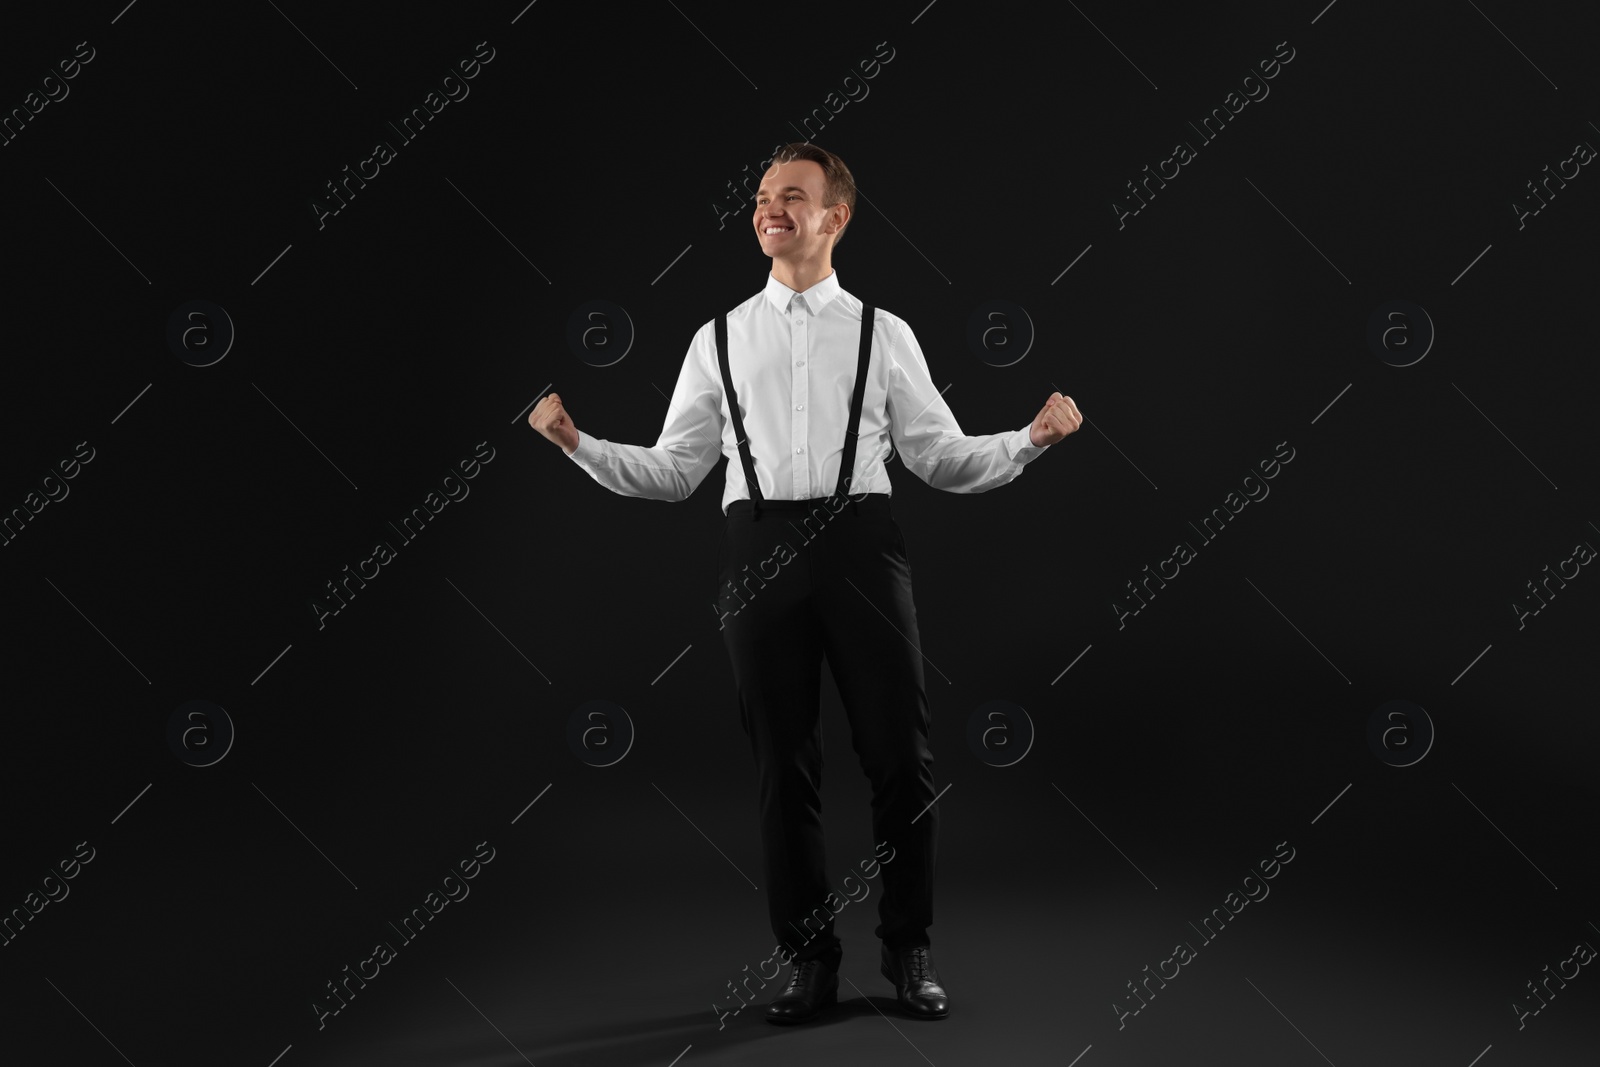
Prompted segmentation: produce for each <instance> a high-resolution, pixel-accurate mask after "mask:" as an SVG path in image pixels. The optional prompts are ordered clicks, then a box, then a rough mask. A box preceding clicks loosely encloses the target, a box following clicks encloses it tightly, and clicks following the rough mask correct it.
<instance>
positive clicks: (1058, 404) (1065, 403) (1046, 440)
mask: <svg viewBox="0 0 1600 1067" xmlns="http://www.w3.org/2000/svg"><path fill="white" fill-rule="evenodd" d="M1082 424H1083V416H1082V415H1080V414H1079V413H1078V406H1077V405H1076V404H1074V403H1073V402H1072V398H1071V397H1070V396H1062V395H1061V394H1060V393H1051V394H1050V399H1049V400H1046V401H1045V402H1044V407H1042V408H1040V409H1039V414H1037V415H1035V416H1034V417H1033V425H1032V426H1030V427H1028V440H1029V442H1031V443H1032V444H1033V447H1035V448H1043V447H1044V446H1045V445H1053V444H1055V443H1056V442H1057V441H1059V440H1061V439H1062V438H1063V437H1065V436H1067V434H1069V433H1072V432H1074V431H1075V430H1077V428H1078V427H1079V426H1081V425H1082Z"/></svg>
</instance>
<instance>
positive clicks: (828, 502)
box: [528, 143, 1083, 1023]
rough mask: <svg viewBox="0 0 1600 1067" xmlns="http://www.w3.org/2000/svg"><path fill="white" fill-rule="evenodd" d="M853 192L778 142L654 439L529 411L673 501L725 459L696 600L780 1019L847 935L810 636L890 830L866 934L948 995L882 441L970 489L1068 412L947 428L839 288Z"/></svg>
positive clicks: (934, 400)
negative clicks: (744, 823) (727, 736)
mask: <svg viewBox="0 0 1600 1067" xmlns="http://www.w3.org/2000/svg"><path fill="white" fill-rule="evenodd" d="M855 202H856V190H855V182H854V180H853V179H852V177H851V175H850V171H849V169H848V168H847V167H846V166H845V165H844V161H843V160H841V159H840V158H839V157H838V156H836V155H834V154H833V153H832V152H829V151H827V150H825V149H822V148H818V147H817V146H815V145H812V144H809V143H806V144H790V145H787V146H785V147H784V148H783V149H782V150H780V151H779V152H778V154H777V155H776V156H775V157H774V159H773V160H772V166H771V167H770V169H768V170H767V172H766V174H765V175H764V176H763V178H762V183H761V188H760V189H759V190H758V191H757V194H756V202H755V210H754V213H753V215H752V218H751V222H752V225H753V226H754V228H755V233H756V239H757V240H758V241H759V242H760V244H761V249H762V251H763V252H765V253H766V254H767V255H768V256H770V257H771V258H772V273H771V274H770V275H769V276H768V277H767V281H766V285H765V286H764V287H763V289H762V290H761V292H759V293H757V294H756V295H755V296H753V297H751V298H750V299H748V300H746V301H744V302H743V303H742V304H740V305H738V306H737V307H735V308H733V309H732V310H730V311H728V312H727V313H725V314H720V315H718V316H717V317H716V318H715V319H713V320H712V321H710V322H707V323H706V324H705V325H704V326H702V327H701V328H700V329H699V331H698V332H697V333H696V334H695V337H694V340H693V341H692V342H691V343H690V345H689V353H688V356H687V357H686V358H685V360H684V363H683V369H682V370H681V372H680V373H679V375H678V384H677V388H676V389H675V390H674V391H673V395H672V400H671V402H670V404H669V405H668V412H667V417H666V422H665V425H664V426H663V427H662V431H661V435H660V437H659V438H658V439H657V441H656V443H655V445H654V446H650V447H647V446H644V445H629V444H619V443H617V442H613V441H606V440H601V439H598V438H593V437H589V436H587V435H584V434H581V433H579V432H578V429H577V427H576V426H574V425H573V422H572V417H571V416H570V415H569V414H568V413H567V411H566V408H565V407H564V406H563V404H562V401H561V397H560V396H558V395H557V394H555V393H551V394H549V395H548V396H546V397H545V398H544V399H542V400H541V401H539V403H538V404H537V405H536V406H535V407H534V409H533V412H532V413H531V414H530V415H529V417H528V422H529V423H530V424H531V425H532V426H533V428H534V429H536V430H538V431H539V432H540V433H541V434H543V435H544V436H545V437H547V438H548V439H550V440H551V441H553V442H555V443H556V444H558V445H560V446H561V448H562V450H563V451H565V452H566V454H567V455H568V456H570V457H571V458H572V460H573V462H575V463H577V464H578V465H579V466H580V467H582V468H583V469H584V470H585V471H586V472H588V474H589V475H590V476H591V477H592V478H594V480H595V481H597V482H599V483H600V484H601V485H603V486H605V487H606V488H608V489H610V490H612V491H613V492H616V493H620V494H622V495H624V496H634V497H645V498H651V499H656V500H683V499H685V498H686V497H688V496H689V494H690V493H692V492H694V490H695V488H696V487H697V486H698V485H699V484H700V482H701V481H702V480H703V479H704V478H705V476H706V475H707V474H708V473H710V471H711V468H712V467H713V466H714V465H715V464H716V461H717V459H718V458H719V457H721V456H724V455H726V456H727V457H728V459H729V462H728V467H727V475H726V480H725V485H724V488H723V493H722V505H723V511H724V513H725V515H726V521H725V523H724V527H723V533H722V544H721V548H720V550H719V554H718V575H717V599H716V602H715V603H714V605H713V608H714V610H715V611H716V613H717V617H718V619H719V621H720V622H721V624H722V626H721V632H722V635H723V640H724V643H725V645H726V647H727V650H728V656H729V659H730V660H731V662H732V665H733V674H734V679H735V682H736V685H737V692H738V699H739V716H740V722H741V724H742V726H743V728H744V731H745V733H746V734H747V735H748V737H749V739H750V745H751V751H752V752H753V753H754V756H755V760H756V765H757V769H758V778H759V800H760V819H761V843H762V851H763V856H764V862H765V873H766V882H767V887H768V889H767V909H768V917H769V920H770V922H771V926H772V932H773V934H774V935H776V937H777V938H778V942H779V945H778V949H777V950H776V951H775V954H776V955H778V956H779V957H780V958H782V959H784V960H785V961H788V960H790V959H792V960H793V962H794V970H793V972H792V974H791V976H790V980H789V982H788V984H787V985H786V986H785V988H784V989H783V991H782V992H781V993H779V994H778V995H777V997H776V998H775V999H774V1000H773V1001H772V1002H771V1003H770V1004H769V1005H768V1006H767V1009H766V1017H767V1018H768V1019H769V1020H770V1021H772V1022H779V1023H786V1022H799V1021H802V1020H806V1019H811V1018H814V1017H815V1016H816V1014H817V1013H818V1011H819V1010H820V1009H821V1008H822V1007H823V1006H824V1005H826V1004H830V1003H833V1002H835V1001H836V999H837V993H838V986H839V979H838V969H839V962H840V960H841V958H842V954H843V952H842V945H841V943H840V941H839V938H838V937H837V936H835V934H834V929H833V916H834V912H835V911H837V910H842V907H843V903H842V901H840V898H839V897H838V895H837V894H835V893H833V892H832V891H831V890H830V889H829V887H828V883H827V879H826V877H825V875H824V872H823V858H824V847H823V832H822V820H821V798H820V795H819V792H818V787H819V785H820V783H821V777H822V731H821V725H820V723H819V721H818V707H819V702H820V695H821V688H820V687H821V666H822V657H823V656H824V655H825V656H826V657H827V659H828V666H829V669H830V671H831V673H832V674H833V678H834V681H835V683H836V684H837V685H838V689H839V695H840V697H841V698H842V700H843V703H844V706H845V711H846V714H847V716H848V718H849V721H850V730H851V736H852V740H853V744H854V746H855V750H856V754H857V756H858V757H859V758H860V761H861V767H862V769H863V770H864V771H865V772H866V774H867V777H868V779H869V780H870V782H871V784H872V833H873V840H875V841H877V842H879V843H880V845H879V847H880V848H884V847H887V848H889V849H891V850H892V851H891V852H890V853H889V856H890V857H892V859H891V860H889V861H886V862H884V864H883V865H882V873H883V895H882V897H880V898H879V901H878V917H879V920H880V922H879V925H878V927H877V929H876V931H875V933H876V935H877V937H878V938H879V939H880V940H881V941H882V954H881V955H882V966H881V971H882V973H883V975H884V977H886V978H888V979H889V981H890V982H892V983H894V985H895V989H896V992H897V999H898V1001H899V1003H900V1005H901V1008H902V1009H903V1010H904V1011H905V1012H906V1013H907V1014H909V1015H911V1016H913V1017H915V1018H921V1019H939V1018H944V1017H945V1016H946V1015H948V1014H949V997H948V995H947V994H946V992H945V990H944V988H943V987H942V986H941V985H940V982H939V976H938V973H937V972H936V971H935V970H934V967H933V962H932V959H931V957H930V953H929V939H928V927H929V926H930V925H931V924H932V922H933V876H934V858H935V851H936V844H937V840H938V827H939V813H938V808H937V807H936V806H934V798H935V796H936V795H937V793H936V790H935V788H934V779H933V755H932V753H931V752H930V751H929V747H928V735H929V731H930V726H931V715H930V713H929V708H928V699H927V694H926V691H925V687H924V679H923V669H922V653H921V643H920V640H919V637H918V632H917V616H916V607H915V605H914V603H913V601H912V595H911V565H910V562H909V560H908V558H907V553H906V544H905V538H904V535H903V534H902V532H901V530H900V526H899V524H898V523H896V522H895V520H894V517H893V514H892V512H891V511H890V507H889V498H890V495H891V494H892V491H893V487H892V486H891V484H890V481H889V472H888V468H887V466H886V460H887V459H888V458H889V457H891V456H892V455H894V454H895V450H898V453H899V455H900V457H901V458H902V460H903V461H904V463H905V465H906V467H907V468H908V469H909V470H911V471H912V472H913V473H914V474H916V475H917V476H918V477H919V478H921V479H922V480H923V481H925V482H927V483H928V484H929V485H931V486H933V487H935V488H937V489H944V490H948V491H950V492H953V493H981V492H986V491H988V490H990V489H994V488H996V487H997V486H1001V485H1005V484H1006V483H1008V482H1010V481H1012V480H1013V479H1015V478H1016V477H1017V476H1018V475H1020V474H1021V473H1022V468H1023V465H1024V464H1026V463H1028V462H1030V461H1031V460H1033V459H1035V458H1037V457H1038V456H1039V455H1040V454H1041V453H1042V452H1043V451H1044V450H1045V449H1046V448H1048V447H1049V446H1050V445H1053V444H1055V443H1056V442H1057V441H1060V440H1061V439H1062V438H1064V437H1066V436H1067V435H1068V434H1070V433H1073V432H1074V431H1076V430H1077V429H1078V426H1079V425H1080V423H1081V422H1082V418H1083V417H1082V415H1080V414H1079V412H1078V409H1077V407H1076V405H1074V404H1073V401H1072V398H1071V397H1068V396H1063V395H1061V394H1060V393H1053V394H1051V396H1050V398H1049V399H1048V400H1047V401H1046V402H1045V405H1044V407H1043V408H1041V409H1040V411H1039V413H1038V414H1037V415H1035V416H1034V418H1033V420H1032V422H1031V423H1030V424H1029V425H1028V426H1026V427H1023V428H1021V429H1017V430H1011V431H1007V432H1004V433H996V434H988V435H984V436H977V437H968V436H966V435H965V434H963V433H962V432H961V428H960V427H959V426H958V425H957V424H956V419H955V416H954V415H953V414H952V413H951V411H950V408H949V405H947V404H946V403H945V401H944V398H943V396H942V395H941V394H940V393H939V391H938V390H937V389H936V388H935V387H934V385H933V381H932V378H931V377H930V375H929V372H928V363H927V360H926V359H924V358H923V354H922V349H921V347H920V346H919V345H918V344H917V340H916V337H915V336H914V335H913V334H912V332H911V327H910V326H908V325H907V324H906V323H905V321H904V320H903V319H901V318H899V317H897V316H895V315H893V314H891V313H889V312H888V311H884V310H882V309H877V310H876V311H875V312H874V309H873V308H872V307H871V305H869V304H864V303H863V302H862V301H861V300H859V299H858V298H856V297H855V296H854V295H853V294H851V293H848V292H846V291H845V290H844V289H842V288H841V287H840V285H839V276H838V273H837V272H835V271H834V269H833V249H834V246H835V245H837V244H838V242H839V241H840V240H841V239H842V236H843V232H844V230H845V228H846V227H847V226H848V225H849V223H850V218H851V216H852V214H853V213H854V211H855ZM829 490H831V493H829V492H828V491H829ZM825 493H827V494H828V495H824V494H825ZM802 528H803V529H802ZM773 566H776V567H777V569H776V570H775V571H774V570H770V569H768V568H771V567H773ZM829 898H832V899H833V900H835V901H839V906H838V908H834V909H831V910H830V907H829V906H828V904H827V900H828V899H829Z"/></svg>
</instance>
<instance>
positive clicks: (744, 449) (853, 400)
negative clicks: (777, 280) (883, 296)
mask: <svg viewBox="0 0 1600 1067" xmlns="http://www.w3.org/2000/svg"><path fill="white" fill-rule="evenodd" d="M874 322H875V309H874V308H873V306H872V305H871V304H863V305H862V307H861V343H860V348H859V350H858V351H857V354H856V386H855V391H854V392H853V393H851V395H850V421H849V424H848V425H847V426H846V427H845V435H844V454H843V455H842V456H841V457H840V459H839V481H838V484H837V485H836V486H835V488H834V493H835V494H836V495H837V496H838V497H840V498H843V497H845V496H848V495H849V490H850V484H851V482H853V481H854V480H855V472H856V441H857V440H858V439H859V438H860V436H861V405H862V401H863V398H864V397H865V396H866V392H867V368H868V365H869V364H870V363H871V361H872V328H873V325H874ZM716 334H717V363H718V365H719V366H720V367H721V368H722V391H723V395H725V396H726V397H727V398H728V413H729V415H730V416H731V417H732V419H733V436H734V439H735V440H737V441H738V442H739V462H740V463H742V464H743V465H744V481H745V485H746V486H748V487H749V490H750V509H751V512H752V516H751V517H752V519H753V520H759V519H760V518H761V501H762V496H761V485H760V483H759V481H757V479H756V464H755V460H753V459H751V458H750V437H749V435H748V434H746V433H745V432H744V417H743V416H742V415H741V414H740V412H739V398H738V396H737V395H736V394H735V393H734V388H733V372H732V371H731V370H729V368H728V316H727V315H726V314H719V315H718V316H717V321H716ZM850 503H851V507H852V509H854V506H855V501H853V500H852V501H851V502H850Z"/></svg>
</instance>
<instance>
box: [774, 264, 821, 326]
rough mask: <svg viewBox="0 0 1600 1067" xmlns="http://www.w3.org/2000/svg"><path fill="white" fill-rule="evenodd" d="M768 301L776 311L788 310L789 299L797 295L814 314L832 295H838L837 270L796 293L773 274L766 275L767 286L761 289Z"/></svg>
mask: <svg viewBox="0 0 1600 1067" xmlns="http://www.w3.org/2000/svg"><path fill="white" fill-rule="evenodd" d="M763 294H764V295H765V296H766V298H767V301H768V303H770V304H771V305H772V306H773V307H774V308H776V309H777V310H778V311H788V310H789V301H790V300H792V299H793V298H794V297H796V296H798V297H799V298H800V299H801V300H803V301H804V302H805V305H806V307H807V309H809V310H810V312H811V314H813V315H815V314H817V313H818V312H820V311H821V310H822V309H823V308H824V307H826V306H827V305H828V302H829V301H831V300H832V299H833V298H834V297H836V296H838V295H839V272H838V271H837V270H834V271H831V272H830V273H829V274H828V276H827V277H826V278H824V279H822V280H821V281H820V282H817V283H816V284H815V285H813V286H812V287H811V288H809V289H807V290H806V291H805V292H803V293H796V292H795V291H794V290H793V289H791V288H789V287H788V286H787V285H784V284H783V283H782V282H780V281H779V280H778V279H777V277H776V276H775V275H772V274H768V275H767V287H766V289H764V290H763Z"/></svg>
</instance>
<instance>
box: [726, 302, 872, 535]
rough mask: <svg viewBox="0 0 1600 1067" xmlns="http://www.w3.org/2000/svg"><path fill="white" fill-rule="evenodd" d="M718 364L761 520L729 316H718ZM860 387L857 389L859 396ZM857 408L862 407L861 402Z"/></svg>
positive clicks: (747, 481)
mask: <svg viewBox="0 0 1600 1067" xmlns="http://www.w3.org/2000/svg"><path fill="white" fill-rule="evenodd" d="M716 329H717V362H718V364H720V365H721V367H722V393H723V395H724V396H725V397H727V399H728V414H729V415H730V416H731V417H732V419H733V436H734V438H735V439H736V440H737V441H738V442H739V461H740V462H741V463H743V464H744V484H745V485H746V486H747V487H748V488H749V490H750V507H751V511H752V513H753V514H752V516H751V519H752V521H754V520H759V519H760V518H761V484H760V482H758V481H757V480H756V464H755V460H753V459H751V458H750V438H749V437H748V436H747V435H746V434H745V432H744V418H743V417H742V416H741V415H740V414H739V398H738V396H736V395H735V394H734V391H733V372H732V371H730V370H729V369H728V316H727V315H726V314H720V315H718V316H717V327H716ZM860 391H861V389H860V386H857V387H856V392H857V393H858V394H859V393H860ZM856 407H857V408H859V407H860V403H859V401H858V402H857V404H856Z"/></svg>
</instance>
